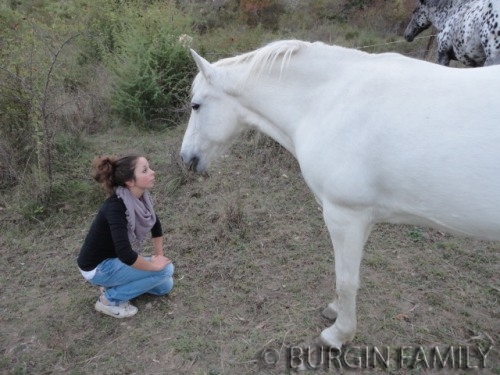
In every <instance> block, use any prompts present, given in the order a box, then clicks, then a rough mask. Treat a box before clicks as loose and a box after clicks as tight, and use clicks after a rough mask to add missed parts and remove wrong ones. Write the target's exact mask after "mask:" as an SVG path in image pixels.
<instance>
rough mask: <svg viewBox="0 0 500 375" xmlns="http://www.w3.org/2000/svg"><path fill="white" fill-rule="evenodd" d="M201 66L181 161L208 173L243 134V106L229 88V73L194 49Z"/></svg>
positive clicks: (194, 56)
mask: <svg viewBox="0 0 500 375" xmlns="http://www.w3.org/2000/svg"><path fill="white" fill-rule="evenodd" d="M191 54H192V56H193V58H194V60H195V62H196V65H197V66H198V69H199V73H198V75H197V76H196V78H195V80H194V82H193V86H192V93H191V116H190V118H189V122H188V126H187V129H186V132H185V134H184V139H183V141H182V147H181V158H182V161H183V162H184V164H185V165H186V166H187V167H188V168H189V169H191V170H193V171H195V172H203V171H205V170H206V169H207V168H208V166H209V164H210V162H211V161H212V160H213V158H214V157H215V156H217V155H219V154H220V153H221V152H223V150H224V149H225V148H226V147H227V146H228V145H229V144H230V142H231V141H232V140H233V139H234V138H235V137H236V136H237V135H238V134H239V133H240V132H241V126H239V125H240V122H241V121H240V120H241V117H240V114H241V110H240V108H241V106H240V105H239V104H238V103H237V102H236V100H235V95H236V94H235V93H234V91H231V90H230V89H229V88H228V87H229V85H228V81H229V79H228V77H227V72H226V71H225V70H224V69H223V68H221V67H218V66H217V65H214V64H210V63H209V62H208V61H207V60H205V59H203V58H202V57H200V56H199V55H198V54H197V53H196V52H194V51H193V50H191Z"/></svg>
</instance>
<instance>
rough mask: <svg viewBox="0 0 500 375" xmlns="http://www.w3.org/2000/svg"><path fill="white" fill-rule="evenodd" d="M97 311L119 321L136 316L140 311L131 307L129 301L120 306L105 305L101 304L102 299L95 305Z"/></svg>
mask: <svg viewBox="0 0 500 375" xmlns="http://www.w3.org/2000/svg"><path fill="white" fill-rule="evenodd" d="M95 309H96V310H97V311H99V312H102V313H103V314H106V315H109V316H112V317H114V318H119V319H121V318H129V317H131V316H134V315H135V314H137V311H138V309H137V307H135V306H133V305H131V304H130V302H128V301H127V302H123V303H121V304H120V305H118V306H111V305H105V304H104V303H102V302H101V297H99V299H98V300H97V302H96V303H95Z"/></svg>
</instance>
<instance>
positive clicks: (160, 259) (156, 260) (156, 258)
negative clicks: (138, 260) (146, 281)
mask: <svg viewBox="0 0 500 375" xmlns="http://www.w3.org/2000/svg"><path fill="white" fill-rule="evenodd" d="M170 263H172V261H171V260H170V259H168V258H167V257H166V256H164V255H153V256H152V257H151V264H152V265H153V267H154V269H155V270H157V271H161V270H162V269H164V268H165V267H166V266H168V265H169V264H170Z"/></svg>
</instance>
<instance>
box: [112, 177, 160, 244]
mask: <svg viewBox="0 0 500 375" xmlns="http://www.w3.org/2000/svg"><path fill="white" fill-rule="evenodd" d="M116 195H117V196H118V198H121V200H123V203H125V207H126V209H127V211H126V215H127V223H128V238H129V240H130V243H131V245H132V248H133V249H134V250H136V251H141V249H142V243H143V242H144V240H145V239H146V235H147V234H148V233H149V232H150V231H151V228H153V225H154V224H155V222H156V215H155V211H154V209H153V203H152V202H151V196H150V195H149V192H148V191H147V190H146V191H145V192H144V194H143V195H142V197H141V198H140V199H138V198H137V197H136V196H135V195H134V194H132V193H131V192H130V190H129V189H127V188H124V187H122V186H118V187H117V188H116Z"/></svg>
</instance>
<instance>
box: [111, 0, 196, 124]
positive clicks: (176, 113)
mask: <svg viewBox="0 0 500 375" xmlns="http://www.w3.org/2000/svg"><path fill="white" fill-rule="evenodd" d="M135 9H136V8H132V7H130V8H126V7H125V12H124V15H123V16H122V19H123V20H126V21H124V23H123V25H122V30H123V31H122V33H121V34H120V36H119V39H118V42H117V43H118V46H117V52H116V54H114V55H113V56H112V59H113V62H112V69H113V72H114V91H113V95H112V103H113V110H114V112H115V113H116V114H117V115H118V117H119V118H121V119H122V120H125V121H126V122H129V123H133V124H135V125H138V126H140V127H144V128H150V127H157V126H158V125H159V126H165V125H166V126H171V125H175V124H177V123H178V121H179V118H180V116H182V115H183V114H184V112H185V110H186V105H185V104H186V100H187V98H188V96H189V88H190V84H191V81H192V79H193V77H194V74H195V72H196V68H195V65H194V62H193V61H192V58H191V56H190V54H189V50H188V48H187V46H186V45H185V44H183V43H180V42H179V36H180V35H181V34H183V32H184V31H185V30H188V25H189V20H188V19H185V18H183V16H182V15H180V14H178V12H177V10H176V9H175V8H174V7H173V6H171V5H169V4H164V3H154V4H153V5H151V6H149V7H147V8H145V9H142V11H141V12H137V11H136V10H135ZM125 14H126V17H125ZM171 20H172V21H171ZM173 20H176V21H177V22H178V23H177V24H175V23H174V22H173ZM183 21H184V22H183Z"/></svg>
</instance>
